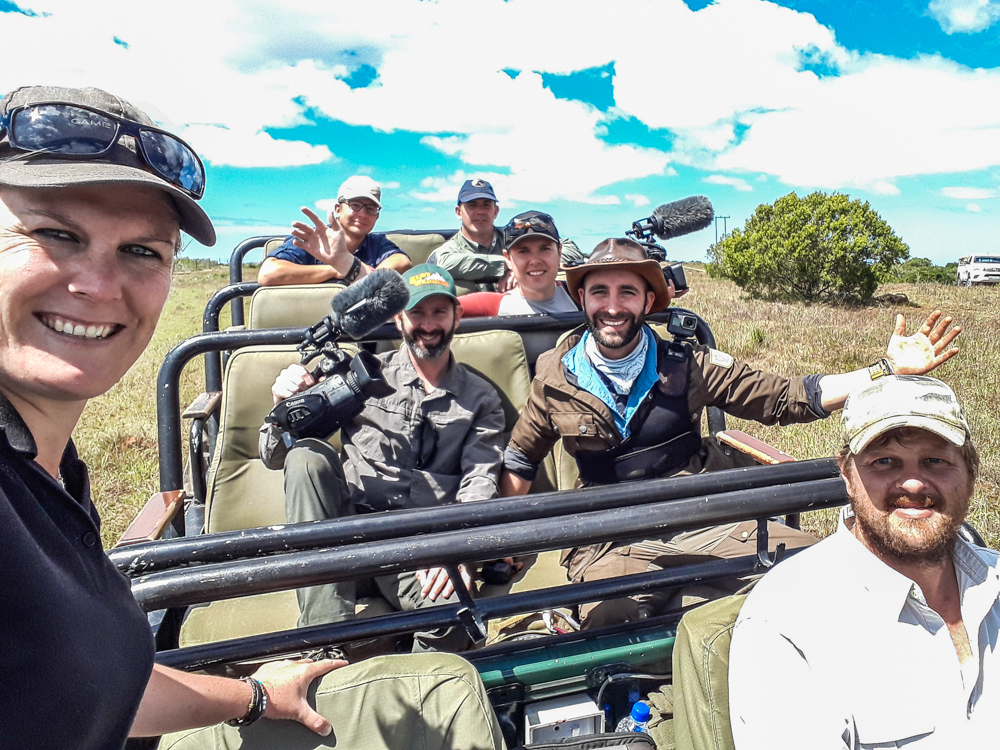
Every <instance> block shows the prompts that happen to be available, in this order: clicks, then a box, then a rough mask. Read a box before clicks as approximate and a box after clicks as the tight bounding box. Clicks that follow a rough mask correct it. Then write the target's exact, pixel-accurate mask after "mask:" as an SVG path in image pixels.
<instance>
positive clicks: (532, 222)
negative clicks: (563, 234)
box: [503, 213, 559, 247]
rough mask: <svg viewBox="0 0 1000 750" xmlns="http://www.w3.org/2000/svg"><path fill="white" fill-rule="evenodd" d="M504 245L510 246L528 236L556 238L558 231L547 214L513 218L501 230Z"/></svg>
mask: <svg viewBox="0 0 1000 750" xmlns="http://www.w3.org/2000/svg"><path fill="white" fill-rule="evenodd" d="M503 231H504V237H505V240H506V244H507V246H508V247H509V246H510V244H511V243H512V242H513V241H514V240H516V239H519V238H521V237H524V236H525V235H528V234H545V235H549V236H550V237H558V236H559V230H557V229H556V224H555V222H554V221H553V220H552V217H551V216H549V215H548V214H543V213H536V214H534V215H533V216H526V217H523V218H522V217H515V218H513V219H511V221H510V223H509V224H507V226H505V227H504V228H503Z"/></svg>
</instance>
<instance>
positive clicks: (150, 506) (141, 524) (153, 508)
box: [115, 490, 184, 547]
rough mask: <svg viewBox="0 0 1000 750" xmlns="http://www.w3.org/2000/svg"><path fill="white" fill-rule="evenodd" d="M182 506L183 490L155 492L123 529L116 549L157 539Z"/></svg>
mask: <svg viewBox="0 0 1000 750" xmlns="http://www.w3.org/2000/svg"><path fill="white" fill-rule="evenodd" d="M183 505H184V490H170V491H169V492H157V493H156V494H155V495H153V496H152V497H151V498H149V502H147V503H146V505H145V506H144V507H143V509H142V510H140V511H139V515H137V516H136V517H135V520H134V521H132V523H131V524H130V525H129V527H128V528H127V529H125V533H124V534H122V536H121V539H119V540H118V543H117V544H116V545H115V546H116V547H125V546H127V545H129V544H136V543H137V542H151V541H153V540H154V539H159V538H160V536H162V534H163V530H164V529H166V528H167V525H168V524H169V523H170V522H171V521H172V520H173V518H174V516H175V515H176V514H177V511H178V510H180V509H181V508H182V507H183Z"/></svg>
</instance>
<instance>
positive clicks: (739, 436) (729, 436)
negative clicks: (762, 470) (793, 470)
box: [715, 430, 796, 464]
mask: <svg viewBox="0 0 1000 750" xmlns="http://www.w3.org/2000/svg"><path fill="white" fill-rule="evenodd" d="M715 437H716V438H718V440H719V442H720V443H723V444H725V445H728V446H730V447H732V448H735V449H736V450H738V451H740V452H742V453H746V454H747V455H748V456H750V457H751V458H753V459H754V460H755V461H757V462H758V463H762V464H784V463H788V462H789V461H795V460H796V459H795V456H789V455H788V454H787V453H783V452H781V451H779V450H778V449H777V448H773V447H771V446H770V445H768V444H767V443H765V442H764V441H763V440H758V439H757V438H755V437H750V436H749V435H747V434H746V433H745V432H742V431H741V430H725V431H724V432H720V433H718V434H717V435H716V436H715Z"/></svg>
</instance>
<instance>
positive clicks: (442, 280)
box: [403, 263, 458, 310]
mask: <svg viewBox="0 0 1000 750" xmlns="http://www.w3.org/2000/svg"><path fill="white" fill-rule="evenodd" d="M403 281H405V282H406V288H407V289H409V290H410V301H409V302H408V303H407V305H406V309H407V310H412V309H413V308H414V307H416V306H417V303H418V302H420V300H422V299H425V298H426V297H430V296H431V295H434V294H443V295H445V296H446V297H451V298H452V299H453V300H457V299H458V293H457V292H456V290H455V280H454V279H453V278H452V277H451V274H450V273H448V272H447V271H445V270H444V269H443V268H441V267H440V266H435V265H432V264H430V263H423V264H421V265H419V266H414V267H413V268H411V269H410V270H409V271H407V272H406V273H404V274H403Z"/></svg>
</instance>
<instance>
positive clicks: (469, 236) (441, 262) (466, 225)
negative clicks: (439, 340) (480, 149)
mask: <svg viewBox="0 0 1000 750" xmlns="http://www.w3.org/2000/svg"><path fill="white" fill-rule="evenodd" d="M499 213H500V204H499V203H498V202H497V196H496V193H494V192H493V186H492V185H490V183H488V182H487V181H486V180H478V179H477V180H466V181H465V182H464V183H463V184H462V188H461V189H460V190H459V191H458V205H457V206H455V215H456V216H458V218H459V219H460V220H461V221H462V227H461V228H460V229H459V230H458V231H457V232H455V236H454V237H452V238H451V239H450V240H448V241H447V242H445V243H444V244H443V245H442V246H441V247H439V248H438V249H437V250H435V251H434V252H433V253H431V256H430V257H429V258H428V259H427V260H428V262H429V263H433V264H435V265H438V266H440V267H441V268H444V269H445V270H446V271H448V272H449V273H451V275H452V276H453V277H454V279H455V280H456V281H467V282H472V283H474V284H475V285H476V287H477V288H478V289H479V290H480V291H485V292H492V291H498V292H505V291H507V288H508V282H509V279H510V272H509V271H508V269H507V264H506V263H505V262H504V259H503V232H502V231H501V230H499V229H497V227H496V226H494V223H493V222H495V221H496V218H497V214H499Z"/></svg>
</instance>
